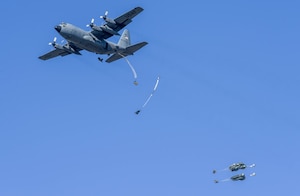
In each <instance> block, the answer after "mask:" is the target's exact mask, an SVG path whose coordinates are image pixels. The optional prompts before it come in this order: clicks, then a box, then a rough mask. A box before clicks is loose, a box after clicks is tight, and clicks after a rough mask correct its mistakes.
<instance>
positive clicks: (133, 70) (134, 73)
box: [118, 53, 138, 85]
mask: <svg viewBox="0 0 300 196" xmlns="http://www.w3.org/2000/svg"><path fill="white" fill-rule="evenodd" d="M118 54H119V55H120V56H121V57H123V58H124V59H125V60H126V62H127V64H128V65H129V67H130V69H131V71H132V74H133V77H134V82H133V84H135V85H138V82H137V81H136V80H137V74H136V71H135V69H134V68H133V66H132V65H131V63H130V61H129V60H128V59H127V58H126V56H124V55H122V54H121V53H118Z"/></svg>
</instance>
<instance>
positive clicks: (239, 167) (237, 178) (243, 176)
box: [212, 162, 256, 183]
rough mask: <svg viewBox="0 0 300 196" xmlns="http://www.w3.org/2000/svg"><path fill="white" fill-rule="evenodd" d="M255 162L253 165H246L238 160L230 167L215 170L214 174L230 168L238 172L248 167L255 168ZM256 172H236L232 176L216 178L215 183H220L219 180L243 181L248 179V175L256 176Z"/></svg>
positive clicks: (231, 170)
mask: <svg viewBox="0 0 300 196" xmlns="http://www.w3.org/2000/svg"><path fill="white" fill-rule="evenodd" d="M255 166H256V165H255V164H251V165H246V164H245V163H243V162H238V163H233V164H232V165H230V166H229V167H228V168H225V169H222V170H215V169H214V170H213V172H212V173H213V174H216V173H219V172H223V171H227V170H229V171H230V172H236V171H239V170H245V169H246V168H253V167H255ZM255 175H256V173H255V172H251V173H250V174H248V175H246V174H245V173H240V174H236V175H233V176H231V177H230V178H225V179H222V180H214V182H215V183H219V182H227V181H230V180H232V181H242V180H245V179H246V176H250V177H252V176H255Z"/></svg>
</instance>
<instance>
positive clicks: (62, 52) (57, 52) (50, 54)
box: [39, 43, 81, 60]
mask: <svg viewBox="0 0 300 196" xmlns="http://www.w3.org/2000/svg"><path fill="white" fill-rule="evenodd" d="M68 45H69V46H71V47H72V48H73V49H75V50H76V54H79V55H80V53H79V51H80V50H81V49H80V48H78V47H76V46H75V45H74V44H72V43H67V44H65V46H68ZM72 53H74V52H70V51H67V50H64V49H60V48H55V49H54V50H52V51H50V52H48V53H46V54H44V55H42V56H40V57H39V59H41V60H48V59H52V58H54V57H57V56H66V55H68V54H72Z"/></svg>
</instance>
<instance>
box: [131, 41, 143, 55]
mask: <svg viewBox="0 0 300 196" xmlns="http://www.w3.org/2000/svg"><path fill="white" fill-rule="evenodd" d="M147 44H148V43H147V42H141V43H138V44H134V45H132V46H129V47H127V48H126V53H128V54H129V55H133V53H135V52H136V51H138V50H139V49H141V48H142V47H144V46H146V45H147Z"/></svg>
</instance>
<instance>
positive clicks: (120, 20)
mask: <svg viewBox="0 0 300 196" xmlns="http://www.w3.org/2000/svg"><path fill="white" fill-rule="evenodd" d="M143 10H144V9H143V8H141V7H136V8H134V9H132V10H130V11H129V12H126V13H125V14H123V15H121V16H119V17H117V18H115V19H114V21H115V23H116V24H110V23H105V24H104V25H103V26H107V27H109V28H110V29H112V30H113V31H115V32H118V31H120V30H121V29H123V28H124V27H125V26H127V25H128V24H129V23H131V22H132V19H133V18H134V17H135V16H137V15H138V14H139V13H141V12H142V11H143ZM92 34H93V35H95V36H96V37H97V38H98V39H107V38H109V37H111V36H113V35H114V34H111V33H109V32H106V31H97V30H92Z"/></svg>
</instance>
